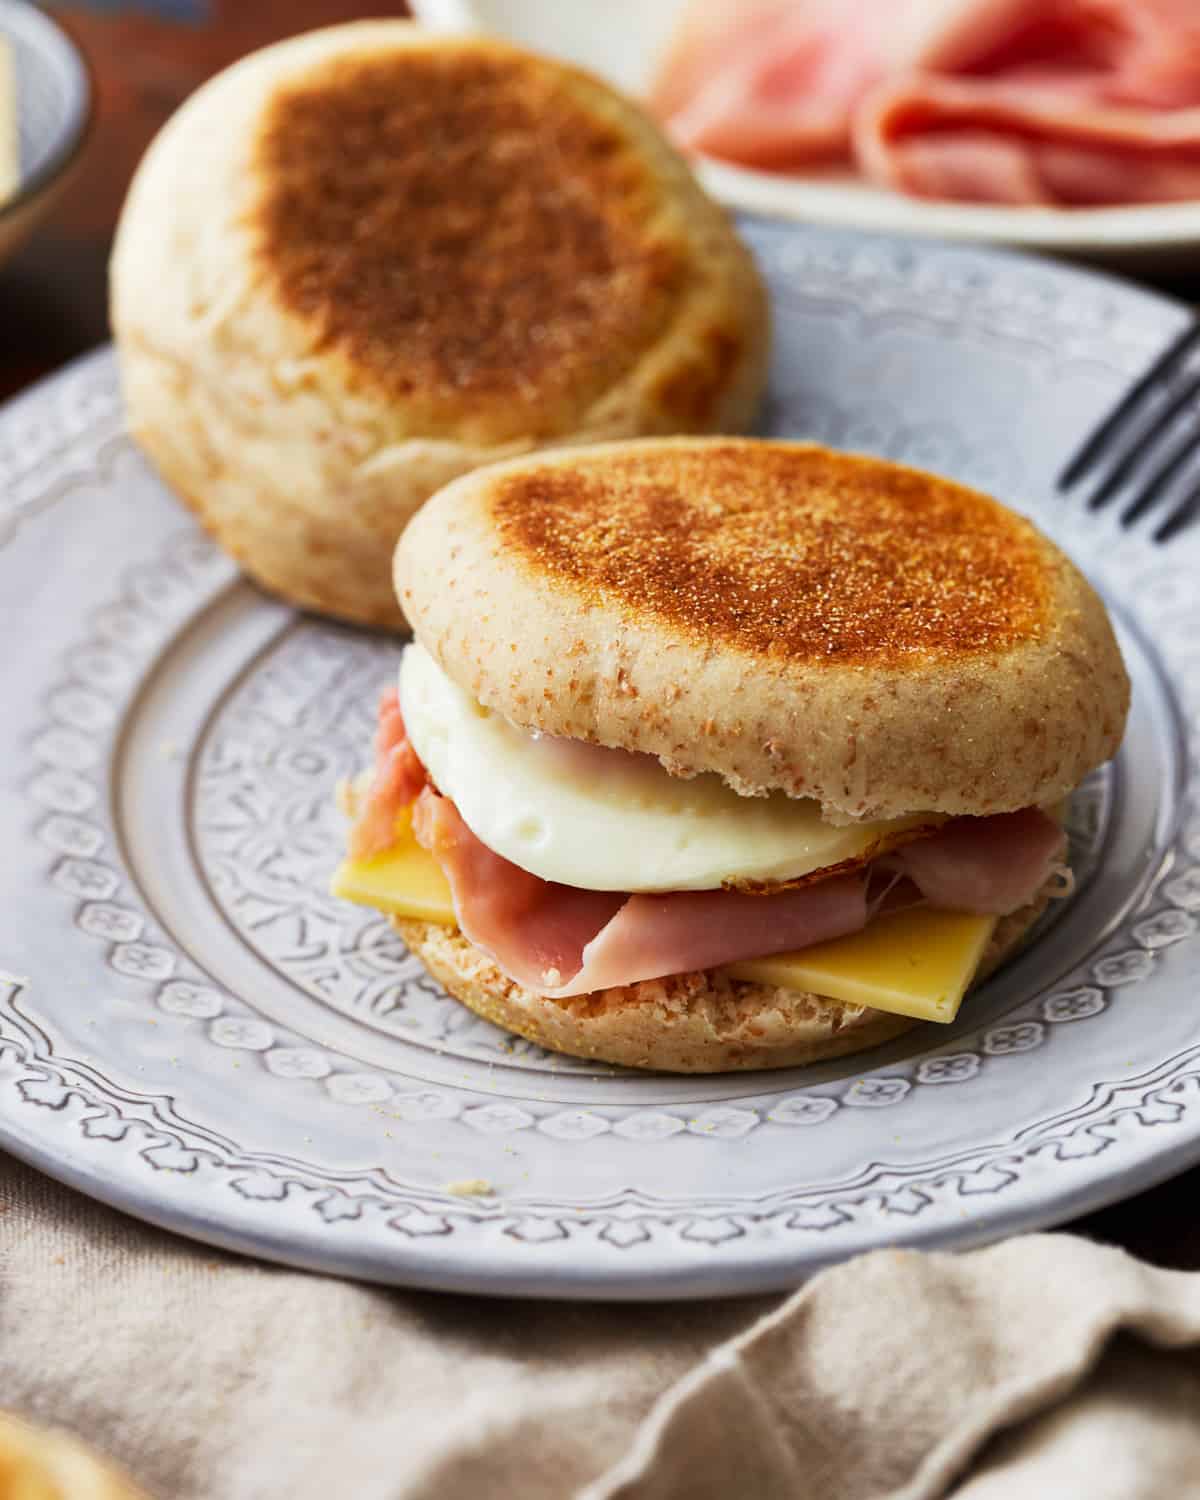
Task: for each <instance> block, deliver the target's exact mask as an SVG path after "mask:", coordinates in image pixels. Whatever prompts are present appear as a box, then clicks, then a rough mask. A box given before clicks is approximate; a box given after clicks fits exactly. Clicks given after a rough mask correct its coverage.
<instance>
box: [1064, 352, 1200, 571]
mask: <svg viewBox="0 0 1200 1500" xmlns="http://www.w3.org/2000/svg"><path fill="white" fill-rule="evenodd" d="M1198 348H1200V323H1197V322H1192V323H1189V324H1188V325H1187V327H1186V328H1184V330H1183V332H1182V333H1181V334H1179V336H1178V337H1177V338H1176V339H1174V340H1173V341H1172V343H1171V344H1169V345H1168V347H1167V348H1166V349H1164V350H1163V352H1162V353H1161V354H1160V355H1159V356H1158V358H1157V359H1156V360H1155V361H1154V363H1153V364H1152V365H1151V366H1150V368H1149V369H1148V370H1147V371H1146V373H1145V374H1144V375H1143V376H1142V377H1141V378H1140V379H1139V380H1137V381H1135V382H1134V384H1133V385H1132V386H1131V387H1130V388H1129V390H1128V391H1127V392H1126V393H1125V395H1124V396H1123V397H1122V398H1121V400H1120V401H1118V402H1117V404H1116V406H1114V407H1113V409H1112V410H1111V411H1110V412H1109V413H1108V415H1107V416H1106V417H1104V418H1103V419H1102V420H1101V422H1100V423H1099V424H1098V425H1097V426H1096V427H1095V428H1094V429H1093V431H1092V432H1091V433H1090V434H1089V435H1088V436H1087V437H1086V438H1085V439H1084V441H1083V443H1082V445H1081V446H1080V448H1079V450H1078V451H1077V452H1076V454H1075V456H1074V457H1073V458H1072V459H1071V461H1070V463H1068V464H1067V466H1066V468H1065V469H1064V470H1063V472H1062V474H1061V475H1060V476H1059V480H1058V488H1059V490H1060V491H1062V492H1063V493H1066V491H1068V490H1071V489H1073V488H1074V487H1075V486H1076V485H1077V484H1078V483H1079V482H1080V480H1081V479H1084V478H1085V477H1087V476H1088V475H1089V474H1091V475H1096V474H1098V475H1099V482H1098V484H1097V485H1096V487H1095V488H1094V489H1093V490H1092V492H1091V493H1090V494H1089V496H1088V499H1087V505H1088V508H1089V509H1090V510H1099V509H1100V508H1101V507H1102V506H1104V505H1107V504H1108V503H1109V501H1110V500H1112V499H1114V498H1115V497H1116V496H1117V495H1119V494H1122V493H1124V494H1125V495H1126V496H1127V498H1126V502H1125V505H1124V508H1123V509H1122V511H1121V515H1120V521H1121V525H1122V526H1132V525H1133V523H1134V522H1135V521H1137V520H1138V519H1139V518H1140V517H1142V516H1144V515H1145V514H1146V512H1147V511H1149V510H1151V509H1154V508H1155V507H1158V508H1162V509H1163V515H1162V519H1161V520H1160V521H1159V522H1158V524H1157V525H1156V526H1155V528H1154V530H1153V532H1152V533H1151V535H1152V536H1153V538H1154V540H1155V541H1156V542H1166V541H1169V540H1170V539H1171V537H1173V536H1175V535H1177V533H1179V532H1180V531H1182V530H1183V528H1184V527H1185V526H1187V525H1188V524H1189V522H1191V521H1194V520H1195V519H1196V517H1197V516H1198V515H1200V474H1197V473H1195V472H1193V473H1192V474H1191V475H1190V476H1189V477H1188V479H1186V480H1183V482H1179V481H1180V480H1181V479H1183V476H1184V471H1185V470H1186V469H1187V467H1188V461H1189V460H1190V459H1192V458H1193V457H1195V456H1196V455H1198V454H1200V420H1193V421H1191V422H1189V423H1187V424H1186V425H1184V422H1183V418H1184V414H1185V413H1191V414H1192V415H1193V417H1195V418H1200V371H1196V370H1193V369H1190V368H1189V360H1190V359H1191V356H1192V355H1193V353H1195V351H1196V350H1197V349H1198Z"/></svg>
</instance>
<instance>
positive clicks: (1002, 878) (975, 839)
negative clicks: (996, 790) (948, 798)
mask: <svg viewBox="0 0 1200 1500" xmlns="http://www.w3.org/2000/svg"><path fill="white" fill-rule="evenodd" d="M1065 848H1066V834H1065V833H1064V832H1063V830H1062V827H1061V825H1060V824H1058V823H1056V822H1055V821H1054V819H1053V818H1051V817H1049V816H1048V815H1047V814H1046V813H1044V812H1042V811H1041V810H1040V809H1039V808H1036V807H1027V808H1025V809H1024V810H1023V811H1021V812H1014V813H997V814H995V815H993V816H992V817H990V818H953V819H951V821H950V822H949V823H943V824H942V826H941V828H939V829H938V831H937V832H936V833H934V834H931V835H930V836H929V837H928V838H923V839H917V840H915V841H914V842H913V843H911V844H905V845H904V847H903V848H902V849H899V850H897V851H896V853H894V854H891V855H889V856H887V863H888V864H889V865H890V866H891V868H893V869H895V870H898V871H899V872H900V873H901V874H903V875H907V876H908V878H909V879H910V880H911V881H912V882H913V884H914V885H915V886H916V887H917V888H918V890H919V891H920V892H921V895H922V896H924V897H925V899H926V900H927V901H928V902H929V904H930V905H931V906H940V907H943V908H945V909H946V910H947V911H973V912H980V913H983V914H986V915H990V916H1006V915H1007V914H1008V913H1009V912H1012V911H1017V910H1018V909H1019V908H1020V907H1022V906H1025V905H1026V904H1027V903H1028V902H1029V901H1031V900H1032V899H1033V897H1034V896H1035V895H1036V894H1037V893H1038V891H1039V890H1041V888H1042V886H1043V885H1044V884H1045V883H1046V880H1047V879H1048V878H1049V876H1050V875H1051V874H1052V873H1053V871H1054V868H1055V866H1056V865H1057V864H1058V863H1060V861H1061V860H1062V857H1063V853H1064V851H1065Z"/></svg>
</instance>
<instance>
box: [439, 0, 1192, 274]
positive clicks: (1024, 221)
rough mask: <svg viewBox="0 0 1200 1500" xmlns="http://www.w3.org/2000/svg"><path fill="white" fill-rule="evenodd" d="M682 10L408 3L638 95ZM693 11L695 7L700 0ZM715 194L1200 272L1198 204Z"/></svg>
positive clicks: (824, 188)
mask: <svg viewBox="0 0 1200 1500" xmlns="http://www.w3.org/2000/svg"><path fill="white" fill-rule="evenodd" d="M684 3H685V0H607V3H606V4H604V5H603V6H600V5H597V4H595V3H592V4H586V3H585V4H578V3H575V4H573V3H570V0H566V3H564V0H410V4H411V6H412V10H413V12H414V13H415V14H416V15H417V16H419V17H420V18H421V20H422V21H424V22H425V23H426V24H427V25H429V26H433V27H437V28H439V29H445V30H481V31H489V32H493V33H495V34H497V35H499V36H504V37H508V38H509V39H510V40H512V41H515V42H519V43H520V44H521V45H523V46H527V47H532V48H535V49H536V50H538V51H540V52H547V53H550V54H551V55H553V56H555V57H562V58H566V59H567V60H569V61H571V62H575V63H579V64H581V65H582V66H584V67H587V68H590V69H591V70H592V71H593V72H596V73H599V74H601V75H602V76H603V77H606V78H608V79H610V80H611V81H612V82H613V83H616V84H618V85H619V86H620V87H621V88H623V89H625V90H626V91H627V92H629V93H632V94H641V93H643V92H644V91H645V89H646V87H647V85H648V84H649V82H650V79H651V77H652V76H653V71H654V68H655V65H656V61H657V58H658V57H659V55H660V54H661V52H662V49H663V48H664V47H665V45H666V43H667V41H668V38H669V37H670V35H671V32H672V29H673V27H674V24H675V21H676V18H677V16H678V13H679V11H680V9H681V8H682V5H683V4H684ZM692 3H694V0H692ZM697 166H698V168H699V172H700V176H701V178H702V179H703V180H704V183H705V185H706V186H707V187H708V189H709V191H710V192H712V193H713V194H714V195H715V196H716V197H718V198H720V199H722V200H723V201H724V202H726V203H729V204H732V205H733V207H735V208H739V209H744V210H746V211H747V212H750V213H761V214H774V215H778V216H780V217H783V218H790V219H802V220H804V221H805V222H807V223H810V224H829V225H839V226H842V227H844V228H850V229H869V230H876V231H886V232H888V233H890V234H917V235H932V236H936V237H937V238H938V239H942V240H962V241H972V242H978V243H981V244H1001V245H1011V246H1018V247H1020V248H1022V249H1026V250H1046V251H1050V252H1053V253H1054V254H1057V255H1072V256H1078V257H1080V258H1084V259H1087V260H1091V261H1095V262H1103V263H1105V264H1108V265H1112V266H1123V267H1125V268H1127V269H1132V268H1134V267H1137V268H1140V269H1142V270H1145V271H1153V270H1161V271H1170V270H1177V269H1185V268H1190V267H1193V266H1194V265H1195V255H1196V251H1197V250H1198V249H1200V202H1197V203H1163V204H1150V205H1142V206H1138V207H1129V208H1094V209H1069V210H1068V209H1057V208H1002V207H997V206H995V205H989V204H979V203H949V202H947V203H936V202H930V201H922V200H920V199H916V198H908V197H905V196H904V195H902V194H900V193H892V192H888V191H886V190H885V189H882V188H877V187H874V186H872V185H871V184H870V183H866V182H862V181H859V180H856V179H855V178H853V177H851V176H849V175H844V176H843V175H836V176H833V175H825V176H816V175H813V176H809V177H803V176H788V175H786V174H784V173H779V172H757V171H753V170H752V169H750V168H747V167H739V166H734V165H732V164H731V163H729V162H722V161H717V160H716V159H714V158H712V157H700V158H699V159H698V162H697Z"/></svg>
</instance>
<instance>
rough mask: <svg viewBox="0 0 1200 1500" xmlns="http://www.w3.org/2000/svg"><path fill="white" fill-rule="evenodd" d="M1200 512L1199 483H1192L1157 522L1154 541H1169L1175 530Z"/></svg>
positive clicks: (1180, 528)
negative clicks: (1175, 503)
mask: <svg viewBox="0 0 1200 1500" xmlns="http://www.w3.org/2000/svg"><path fill="white" fill-rule="evenodd" d="M1197 514H1200V483H1197V484H1194V485H1193V486H1192V488H1191V489H1190V490H1188V492H1187V494H1186V495H1184V497H1183V499H1182V500H1180V502H1179V504H1178V505H1176V506H1175V507H1174V508H1173V509H1172V510H1170V511H1168V512H1167V515H1166V517H1165V518H1164V519H1163V520H1162V521H1160V522H1159V524H1158V527H1157V529H1156V530H1155V531H1154V532H1153V537H1154V540H1155V541H1156V542H1169V541H1170V540H1171V538H1172V537H1173V536H1174V535H1175V533H1176V532H1178V531H1182V530H1183V528H1184V527H1185V526H1186V525H1187V524H1188V522H1189V521H1191V520H1192V518H1193V517H1194V516H1196V515H1197Z"/></svg>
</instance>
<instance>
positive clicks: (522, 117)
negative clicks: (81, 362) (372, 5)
mask: <svg viewBox="0 0 1200 1500" xmlns="http://www.w3.org/2000/svg"><path fill="white" fill-rule="evenodd" d="M111 299H112V300H111V306H112V323H113V330H114V334H115V338H116V346H117V353H118V357H119V363H120V371H121V381H122V388H123V392H124V397H125V403H126V408H127V412H128V418H129V426H130V430H131V432H132V433H133V435H134V437H135V438H136V439H137V441H138V443H139V444H140V445H141V447H142V448H143V449H144V450H145V452H146V453H147V454H148V455H149V456H150V457H151V458H152V459H153V461H154V462H155V464H156V465H157V467H158V469H159V471H160V472H161V473H162V475H163V477H164V478H165V479H166V481H167V482H168V483H169V484H170V485H171V487H172V488H173V489H174V490H175V491H176V492H177V493H178V494H179V495H180V496H181V497H182V498H183V499H184V500H185V501H186V502H187V504H188V505H189V506H190V507H191V508H192V509H193V510H194V511H195V512H196V513H197V514H198V516H199V517H200V519H201V520H202V522H203V523H204V525H205V526H206V527H207V528H208V530H209V531H210V532H211V533H212V534H213V536H214V537H215V538H216V539H217V540H218V541H219V542H220V543H221V544H222V546H224V547H225V548H226V550H228V551H229V552H230V553H232V555H233V556H234V557H235V558H237V559H238V561H239V562H240V563H241V564H242V565H243V567H245V569H246V570H247V571H248V572H249V573H250V574H251V575H252V576H253V577H255V578H256V579H257V580H258V581H259V582H260V583H262V584H263V585H265V586H266V587H267V588H269V589H271V590H272V591H274V592H276V593H278V594H280V595H282V596H283V597H284V598H285V599H288V600H290V601H291V602H292V603H295V604H297V605H300V606H301V607H303V608H309V609H316V610H321V611H326V612H328V613H331V614H334V615H338V616H342V617H344V618H346V619H349V620H356V621H361V622H364V623H367V624H374V625H390V626H398V625H400V624H402V623H403V621H402V617H401V614H400V611H399V609H398V607H397V604H396V599H395V595H394V594H393V592H392V586H391V578H390V568H389V566H388V558H389V556H390V552H391V547H392V544H393V543H394V541H395V539H396V537H397V536H398V535H399V534H400V531H401V530H402V528H403V526H404V523H405V522H406V521H407V520H408V518H409V517H410V516H411V515H412V514H413V513H414V511H415V510H416V509H417V507H418V506H419V505H420V504H421V503H422V502H423V501H424V500H425V499H427V498H428V496H430V495H431V494H433V492H434V491H435V490H437V489H439V488H440V487H441V486H442V485H444V484H446V483H447V482H448V481H449V480H451V479H453V478H455V477H456V476H458V475H460V474H464V473H466V472H468V471H469V470H471V469H473V468H475V467H477V466H479V465H481V464H486V463H489V462H492V461H495V460H497V459H502V458H505V457H509V456H513V455H517V454H521V453H526V452H529V451H532V450H536V449H539V448H547V447H559V446H562V445H564V444H574V443H588V442H596V441H600V440H610V439H617V438H633V437H638V436H643V435H644V436H652V435H658V434H670V433H705V432H740V431H744V430H746V429H747V428H748V427H749V426H750V425H751V424H752V422H753V419H754V416H755V413H756V410H757V406H758V402H759V397H760V394H761V391H762V388H763V381H764V376H765V369H766V360H767V343H768V339H767V307H766V298H765V295H764V291H763V287H762V283H761V280H760V278H759V275H758V272H757V270H756V268H755V265H754V261H753V258H752V257H751V255H750V252H749V251H748V250H747V248H746V247H745V245H744V244H743V243H742V241H741V240H740V239H739V237H738V235H737V233H736V231H735V230H734V228H733V226H732V224H731V223H730V221H729V219H728V217H727V215H726V214H725V211H724V210H723V209H722V208H720V207H719V206H718V205H717V204H716V203H715V202H714V201H713V200H712V199H711V198H709V197H708V195H707V194H706V193H705V192H704V190H703V189H702V188H701V187H700V185H699V184H698V182H697V181H696V179H695V177H694V176H693V175H692V172H691V169H690V168H689V167H688V165H687V164H686V162H685V161H684V160H683V158H682V157H681V156H680V155H679V154H678V153H677V152H676V151H675V150H674V148H673V147H671V146H670V145H669V144H668V142H667V140H666V138H665V137H664V136H663V134H662V133H661V131H660V130H659V128H658V127H657V126H656V125H655V124H654V123H653V122H652V121H651V120H650V118H649V116H648V115H646V114H645V113H644V112H643V111H642V110H641V109H640V108H639V107H638V106H637V105H636V104H634V103H633V102H632V101H630V100H628V99H625V98H624V97H623V96H621V95H620V94H618V93H616V92H615V91H614V90H613V89H611V88H610V87H609V86H608V85H607V84H604V83H602V82H600V81H599V80H598V79H596V78H593V77H591V76H589V75H588V74H586V73H583V72H580V71H579V70H578V69H575V68H571V67H569V66H567V65H566V64H563V63H558V62H554V61H551V60H549V59H547V58H542V57H537V56H534V55H532V54H530V53H527V52H524V51H521V50H519V49H517V48H515V47H512V46H509V45H507V44H506V43H503V42H500V41H497V40H495V39H493V38H488V37H483V36H478V35H464V34H458V35H455V34H448V33H437V32H431V31H424V30H422V29H421V28H420V27H418V26H416V25H414V24H413V23H411V22H408V21H400V20H395V21H364V22H356V23H353V24H349V25H345V26H335V27H331V28H329V29H327V30H322V31H316V32H311V33H308V34H306V35H303V36H299V37H294V38H291V39H290V40H288V41H284V42H281V43H279V44H278V45H276V46H272V47H268V48H266V49H265V50H264V51H261V52H257V53H255V54H253V55H252V56H250V57H247V58H245V59H244V60H242V61H241V62H239V63H237V64H236V65H235V66H233V67H232V68H229V69H227V70H226V71H225V72H223V73H221V74H220V75H219V76H218V77H216V78H214V79H213V80H212V81H211V82H209V83H207V84H206V85H205V86H204V87H203V88H201V89H200V90H199V91H198V92H197V93H196V94H195V95H193V97H192V98H191V99H189V100H188V101H187V102H186V103H185V104H184V105H183V107H182V108H181V109H180V110H179V111H178V112H177V113H176V114H175V115H174V116H173V117H172V119H171V120H170V121H169V122H168V123H167V125H166V126H165V128H164V129H163V130H162V132H161V133H160V134H159V136H158V138H157V139H156V140H155V142H154V143H153V144H152V146H151V147H150V149H149V151H148V152H147V154H146V156H145V158H144V160H143V162H142V164H141V166H140V168H139V169H138V172H137V175H136V177H135V179H134V182H133V185H132V187H131V189H130V192H129V196H128V199H127V201H126V204H125V207H124V210H123V212H122V216H121V222H120V226H119V229H118V233H117V239H116V246H115V250H114V253H113V261H112V275H111Z"/></svg>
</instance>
